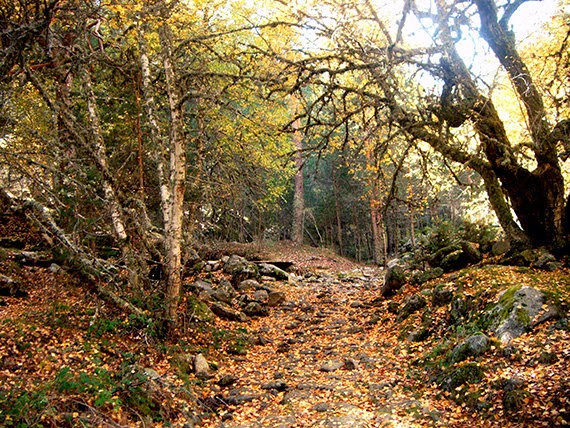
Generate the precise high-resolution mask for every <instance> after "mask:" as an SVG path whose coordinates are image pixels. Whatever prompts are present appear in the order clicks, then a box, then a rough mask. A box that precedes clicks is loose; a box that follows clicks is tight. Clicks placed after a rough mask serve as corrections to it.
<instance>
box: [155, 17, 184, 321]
mask: <svg viewBox="0 0 570 428" xmlns="http://www.w3.org/2000/svg"><path fill="white" fill-rule="evenodd" d="M170 36H171V35H170V33H169V30H168V28H167V27H166V26H162V27H161V28H160V31H159V37H160V43H161V55H162V63H163V66H164V74H165V77H166V88H167V92H168V104H169V110H170V138H169V140H170V201H169V206H168V207H166V209H167V212H168V216H169V218H170V223H169V225H168V228H167V230H166V250H167V255H166V266H167V275H168V277H167V278H168V279H167V285H166V296H165V319H166V321H167V323H169V325H170V326H171V327H173V326H175V325H176V321H177V309H178V303H179V300H180V288H181V285H182V254H181V241H182V222H183V206H184V192H185V181H186V147H185V136H184V118H183V112H182V107H183V105H182V103H181V97H180V95H179V93H178V90H179V88H178V87H177V79H176V75H175V72H174V69H173V64H172V49H171V37H170Z"/></svg>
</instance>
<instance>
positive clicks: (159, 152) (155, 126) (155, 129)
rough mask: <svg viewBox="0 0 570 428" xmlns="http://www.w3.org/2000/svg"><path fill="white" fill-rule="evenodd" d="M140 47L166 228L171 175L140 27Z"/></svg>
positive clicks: (145, 103) (146, 101) (145, 100)
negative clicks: (167, 165) (166, 163)
mask: <svg viewBox="0 0 570 428" xmlns="http://www.w3.org/2000/svg"><path fill="white" fill-rule="evenodd" d="M139 48H140V62H141V75H142V92H143V97H144V107H145V110H146V115H147V120H148V124H149V128H150V133H149V134H150V140H151V142H152V146H153V150H155V157H156V159H157V173H158V181H159V186H160V202H161V208H162V219H163V222H164V230H165V231H166V230H168V228H169V227H170V226H169V225H170V208H169V206H170V186H169V180H168V179H169V176H168V175H167V174H166V171H165V169H166V167H165V165H164V153H163V152H164V146H165V144H164V138H163V135H162V130H161V129H160V125H159V123H158V119H157V117H156V102H155V100H154V96H153V90H152V78H151V73H150V63H149V59H148V44H147V41H146V38H145V35H144V33H143V31H142V30H141V29H140V28H139Z"/></svg>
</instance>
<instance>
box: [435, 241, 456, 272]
mask: <svg viewBox="0 0 570 428" xmlns="http://www.w3.org/2000/svg"><path fill="white" fill-rule="evenodd" d="M458 250H461V245H459V244H455V245H448V246H447V247H443V248H440V249H439V250H437V251H436V252H435V253H433V254H432V255H431V256H430V257H429V260H428V263H429V265H430V266H432V267H434V268H436V267H441V262H442V261H443V259H444V258H445V257H446V256H447V255H448V254H451V253H453V252H455V251H458Z"/></svg>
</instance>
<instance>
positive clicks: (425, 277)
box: [411, 267, 444, 285]
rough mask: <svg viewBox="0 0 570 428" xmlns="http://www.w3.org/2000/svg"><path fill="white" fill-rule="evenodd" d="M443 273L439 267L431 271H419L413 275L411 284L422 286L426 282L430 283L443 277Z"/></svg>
mask: <svg viewBox="0 0 570 428" xmlns="http://www.w3.org/2000/svg"><path fill="white" fill-rule="evenodd" d="M443 273H444V272H443V269H442V268H440V267H435V268H433V269H428V270H424V271H419V272H416V273H415V274H414V275H413V277H412V279H411V282H412V283H413V284H418V285H421V284H424V283H426V282H428V281H431V280H432V279H436V278H439V277H440V276H442V275H443Z"/></svg>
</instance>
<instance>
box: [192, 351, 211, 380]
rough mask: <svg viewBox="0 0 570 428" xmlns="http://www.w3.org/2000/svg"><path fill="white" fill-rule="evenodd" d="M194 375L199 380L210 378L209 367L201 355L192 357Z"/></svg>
mask: <svg viewBox="0 0 570 428" xmlns="http://www.w3.org/2000/svg"><path fill="white" fill-rule="evenodd" d="M194 373H195V374H196V377H197V378H199V379H209V378H211V377H212V375H211V374H210V365H209V364H208V361H207V360H206V358H205V357H204V356H203V355H202V354H196V356H195V357H194Z"/></svg>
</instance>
